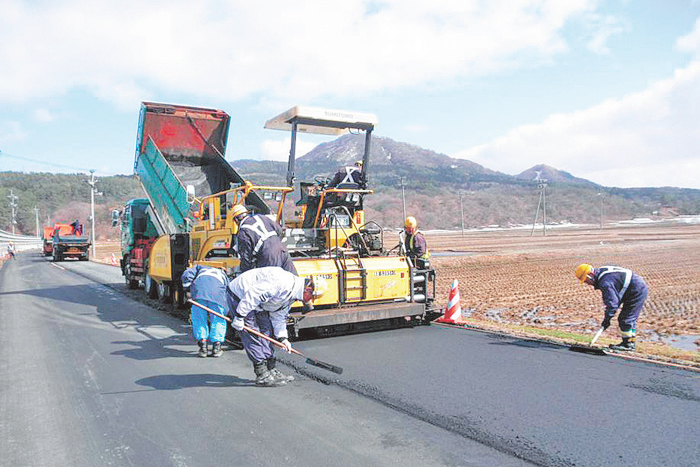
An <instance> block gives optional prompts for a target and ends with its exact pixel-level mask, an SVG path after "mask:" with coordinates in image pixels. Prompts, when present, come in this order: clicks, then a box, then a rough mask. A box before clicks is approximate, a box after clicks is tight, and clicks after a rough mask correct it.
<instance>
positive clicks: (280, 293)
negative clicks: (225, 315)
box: [227, 267, 315, 386]
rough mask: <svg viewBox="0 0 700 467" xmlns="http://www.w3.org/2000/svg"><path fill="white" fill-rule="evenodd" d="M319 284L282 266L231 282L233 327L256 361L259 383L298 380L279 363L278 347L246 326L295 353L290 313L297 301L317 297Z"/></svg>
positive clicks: (257, 380) (271, 383) (283, 382)
mask: <svg viewBox="0 0 700 467" xmlns="http://www.w3.org/2000/svg"><path fill="white" fill-rule="evenodd" d="M314 290H315V286H314V283H313V281H312V280H311V279H309V278H303V277H299V276H296V275H294V274H292V273H291V272H288V271H285V270H284V269H282V268H279V267H264V268H256V269H251V270H249V271H246V272H244V273H243V274H241V275H239V276H238V277H236V278H235V279H234V280H232V281H231V282H230V283H229V285H228V289H227V292H228V306H229V308H230V310H231V314H232V315H233V316H232V318H233V319H232V321H231V327H233V329H235V330H236V331H238V333H239V335H240V336H241V341H242V342H243V347H244V348H245V351H246V354H247V355H248V358H249V359H250V361H251V362H252V363H253V370H254V371H255V377H256V379H255V384H256V385H258V386H282V385H285V384H287V383H288V382H290V381H293V380H294V377H293V376H285V375H284V374H282V373H281V372H280V371H279V370H278V369H277V368H275V366H276V360H275V351H274V347H273V346H272V344H271V343H270V342H268V341H267V340H265V339H262V338H259V337H257V336H255V335H252V334H249V333H247V332H245V331H244V330H243V326H244V325H245V326H247V327H249V328H251V329H254V330H256V331H259V332H261V333H263V334H265V335H266V336H269V337H273V338H275V339H277V340H278V341H280V342H281V343H282V344H283V345H284V346H285V347H286V349H287V352H291V349H292V344H291V343H290V342H289V334H288V333H287V315H289V309H290V308H291V306H292V303H294V301H296V300H299V301H302V302H303V303H304V304H307V303H310V302H311V301H312V300H313V294H314Z"/></svg>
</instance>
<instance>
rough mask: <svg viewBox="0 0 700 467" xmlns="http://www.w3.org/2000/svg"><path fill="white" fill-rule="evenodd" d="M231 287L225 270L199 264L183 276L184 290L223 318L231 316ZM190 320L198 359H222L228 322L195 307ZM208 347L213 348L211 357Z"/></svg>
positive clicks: (193, 306) (186, 271)
mask: <svg viewBox="0 0 700 467" xmlns="http://www.w3.org/2000/svg"><path fill="white" fill-rule="evenodd" d="M228 283H229V278H228V276H227V275H226V273H225V272H224V271H223V270H222V269H219V268H214V267H211V266H202V265H199V264H197V265H195V266H193V267H191V268H188V269H187V270H185V272H184V273H183V274H182V288H183V290H184V291H185V292H189V294H190V296H191V297H192V299H193V300H195V301H197V302H199V303H201V304H202V305H204V306H206V307H209V308H211V309H212V310H214V311H217V312H219V313H220V314H222V315H224V316H225V315H227V314H228V309H227V308H226V306H227V305H226V303H227V300H226V287H227V286H228ZM190 317H191V319H192V334H193V335H194V338H195V340H196V341H197V344H198V345H199V351H198V352H197V355H198V356H199V357H206V356H207V355H209V356H210V357H220V356H221V354H222V353H223V351H222V350H221V344H222V342H224V338H225V337H226V321H225V320H224V319H223V318H220V317H218V316H216V315H213V314H210V313H208V312H207V311H205V310H204V309H203V308H200V307H198V306H197V305H194V304H193V305H192V310H191V311H190ZM209 343H211V344H212V348H211V353H209V354H208V351H209V346H208V344H209Z"/></svg>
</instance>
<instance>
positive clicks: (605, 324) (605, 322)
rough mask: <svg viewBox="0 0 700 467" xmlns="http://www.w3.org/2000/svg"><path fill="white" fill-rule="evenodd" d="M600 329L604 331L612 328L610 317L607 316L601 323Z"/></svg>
mask: <svg viewBox="0 0 700 467" xmlns="http://www.w3.org/2000/svg"><path fill="white" fill-rule="evenodd" d="M600 327H602V328H603V329H608V328H609V327H610V316H606V317H605V318H604V319H603V322H602V323H600Z"/></svg>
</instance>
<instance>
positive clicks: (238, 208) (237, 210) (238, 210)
mask: <svg viewBox="0 0 700 467" xmlns="http://www.w3.org/2000/svg"><path fill="white" fill-rule="evenodd" d="M247 213H248V210H247V209H246V208H245V206H243V205H242V204H236V205H235V206H234V207H232V208H231V217H233V218H234V219H235V218H236V217H238V216H240V215H241V214H247Z"/></svg>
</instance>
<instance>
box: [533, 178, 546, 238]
mask: <svg viewBox="0 0 700 467" xmlns="http://www.w3.org/2000/svg"><path fill="white" fill-rule="evenodd" d="M535 180H536V181H537V188H539V190H540V197H539V200H538V201H537V211H536V212H535V221H534V222H533V223H532V232H530V236H531V237H532V234H534V233H535V224H537V218H538V217H539V215H540V205H541V206H542V229H543V231H544V235H545V237H546V236H547V193H546V191H547V180H545V179H543V178H539V173H538V174H537V178H536V179H535Z"/></svg>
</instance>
